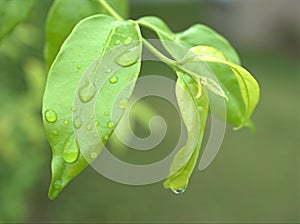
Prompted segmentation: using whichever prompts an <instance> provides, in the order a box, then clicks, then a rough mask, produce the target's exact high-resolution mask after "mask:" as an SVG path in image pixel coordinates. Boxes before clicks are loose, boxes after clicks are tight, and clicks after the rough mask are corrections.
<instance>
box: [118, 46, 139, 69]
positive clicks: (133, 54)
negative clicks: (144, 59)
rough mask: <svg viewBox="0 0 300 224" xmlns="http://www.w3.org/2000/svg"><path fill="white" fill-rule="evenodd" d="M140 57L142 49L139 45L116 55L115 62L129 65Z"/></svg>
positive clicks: (125, 65) (124, 65)
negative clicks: (140, 49)
mask: <svg viewBox="0 0 300 224" xmlns="http://www.w3.org/2000/svg"><path fill="white" fill-rule="evenodd" d="M139 58H140V51H139V48H138V47H137V46H135V47H133V48H131V49H129V50H127V51H125V52H123V53H122V54H120V55H119V56H117V57H116V59H115V62H116V63H117V64H118V65H120V66H123V67H128V66H131V65H133V64H135V63H136V62H137V61H138V59H139Z"/></svg>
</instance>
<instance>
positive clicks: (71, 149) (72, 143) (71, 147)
mask: <svg viewBox="0 0 300 224" xmlns="http://www.w3.org/2000/svg"><path fill="white" fill-rule="evenodd" d="M62 156H63V158H64V160H65V161H66V162H67V163H74V162H75V161H76V160H77V159H78V156H79V149H78V146H77V143H76V140H75V137H74V136H70V137H69V138H67V139H66V141H65V144H64V148H63V151H62Z"/></svg>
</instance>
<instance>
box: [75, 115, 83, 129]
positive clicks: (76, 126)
mask: <svg viewBox="0 0 300 224" xmlns="http://www.w3.org/2000/svg"><path fill="white" fill-rule="evenodd" d="M73 125H74V127H75V128H76V129H79V128H81V126H82V120H81V118H80V117H77V118H76V119H75V120H74V122H73Z"/></svg>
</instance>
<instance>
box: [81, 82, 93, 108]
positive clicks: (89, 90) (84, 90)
mask: <svg viewBox="0 0 300 224" xmlns="http://www.w3.org/2000/svg"><path fill="white" fill-rule="evenodd" d="M96 92H97V88H96V86H95V85H94V84H93V83H91V82H89V81H86V82H85V84H84V85H83V86H82V87H80V89H79V92H78V94H79V98H80V100H81V102H83V103H87V102H89V101H91V100H92V99H93V97H94V96H95V94H96Z"/></svg>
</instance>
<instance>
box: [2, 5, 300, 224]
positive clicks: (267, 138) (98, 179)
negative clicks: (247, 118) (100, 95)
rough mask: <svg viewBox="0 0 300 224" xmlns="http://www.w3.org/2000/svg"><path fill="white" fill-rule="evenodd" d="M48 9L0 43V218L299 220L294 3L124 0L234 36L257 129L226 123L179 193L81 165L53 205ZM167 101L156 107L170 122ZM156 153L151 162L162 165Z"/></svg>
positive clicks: (137, 11)
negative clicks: (201, 167) (251, 91)
mask: <svg viewBox="0 0 300 224" xmlns="http://www.w3.org/2000/svg"><path fill="white" fill-rule="evenodd" d="M50 5H51V1H50V0H43V1H41V0H40V1H37V4H36V5H35V7H34V8H33V10H32V13H31V14H30V16H29V18H28V19H27V20H26V22H25V23H23V24H21V25H20V26H18V27H17V28H16V29H15V30H14V31H13V32H12V33H11V34H10V35H9V36H8V37H7V38H6V39H5V40H3V42H2V43H1V45H0V222H31V223H32V222H45V223H49V222H113V223H114V222H129V223H132V222H172V223H175V222H179V223H187V222H196V223H201V222H230V223H231V222H238V223H241V222H250V223H251V222H279V223H280V222H299V221H300V199H299V196H300V195H299V194H300V184H299V179H300V175H299V174H300V172H299V169H300V166H299V164H300V161H299V156H300V154H299V148H300V147H299V146H300V144H299V143H300V142H299V136H300V135H299V134H300V133H299V130H300V120H299V115H300V114H299V112H300V111H299V108H300V105H299V97H300V94H299V93H300V92H299V88H300V82H299V75H300V65H299V55H300V54H299V52H300V46H299V44H300V43H299V40H300V31H299V29H300V18H299V14H300V10H299V9H300V2H299V1H298V0H287V1H283V0H262V1H258V0H251V1H250V0H247V1H238V0H232V1H230V0H227V1H226V0H223V1H221V0H218V1H217V0H213V1H212V0H209V1H208V0H207V1H204V0H203V1H202V0H198V1H197V0H194V1H192V0H186V1H176V0H163V1H158V0H157V1H153V0H152V1H150V0H143V1H142V0H134V1H131V15H132V17H133V18H138V17H140V16H143V15H157V16H160V17H162V18H163V19H165V20H166V21H167V22H168V23H169V25H170V27H171V28H172V30H174V31H181V30H183V29H186V28H187V27H189V26H190V25H192V24H194V23H204V24H206V25H209V26H211V27H213V28H214V29H216V30H217V31H219V32H221V33H222V34H224V36H226V37H227V38H228V39H229V40H231V42H232V43H233V45H234V46H235V47H236V48H237V49H238V51H239V53H240V55H241V58H242V61H243V65H244V66H245V67H246V68H248V69H249V70H250V71H251V72H252V74H254V76H255V77H256V78H257V80H258V81H259V83H260V86H261V92H262V93H261V95H262V96H261V101H260V104H259V106H258V108H257V110H256V112H255V114H254V117H253V119H254V122H255V124H256V133H255V134H251V132H250V131H249V130H246V129H245V130H244V129H243V130H241V131H238V132H235V131H233V130H232V127H228V128H227V131H226V135H225V139H224V142H223V145H222V147H221V150H220V152H219V154H218V155H217V157H216V159H215V160H214V162H213V163H212V164H211V165H210V166H209V168H208V169H206V170H205V171H202V172H200V171H198V170H195V172H194V173H193V176H192V179H191V181H190V186H189V188H188V189H187V191H186V192H185V193H184V194H181V195H175V194H173V193H172V192H171V191H169V190H165V189H164V188H163V187H162V183H155V184H152V185H148V186H127V185H122V184H119V183H115V182H112V181H110V180H108V179H106V178H104V177H102V176H101V175H99V174H98V173H97V172H96V171H94V170H93V169H92V168H87V169H86V170H85V171H84V172H83V173H82V174H80V175H79V176H78V177H77V178H76V179H75V180H74V181H73V182H72V183H71V184H70V185H69V186H68V187H67V188H66V189H65V190H64V192H63V193H62V194H61V195H60V196H59V197H58V198H57V199H56V200H54V201H50V200H49V199H48V198H47V191H48V184H49V182H50V158H51V151H50V148H49V145H48V143H47V141H46V138H45V135H44V132H43V126H42V119H41V102H42V94H43V87H44V84H45V80H46V72H45V69H44V62H43V44H44V26H45V19H46V14H47V11H48V9H49V7H50ZM148 67H151V66H148ZM145 69H147V66H145ZM145 69H144V70H145ZM157 70H159V69H157V68H156V70H155V69H154V70H149V71H148V72H156V71H157ZM164 104H165V103H159V102H158V103H157V104H156V106H157V105H158V106H157V108H156V109H157V110H158V111H162V112H161V113H162V114H163V113H164V114H165V116H166V117H167V118H168V120H170V119H171V123H176V120H178V116H177V115H176V113H174V112H172V111H170V112H168V111H169V110H172V108H171V109H170V108H169V107H168V108H162V107H161V105H164ZM166 111H167V112H166ZM172 119H173V120H174V122H172ZM169 123H170V122H169ZM170 129H171V133H168V136H167V137H168V139H167V140H166V142H165V143H164V145H163V146H162V147H158V148H157V149H155V151H156V150H169V149H168V148H167V147H168V146H173V145H174V142H175V141H177V137H178V135H177V134H176V133H177V132H176V130H175V129H176V128H170ZM174 130H175V131H174ZM147 131H149V130H144V132H145V133H146V134H147ZM142 132H143V131H141V132H140V133H139V134H140V135H141V136H142V135H143V133H142ZM141 133H142V134H141ZM112 145H113V144H112ZM119 151H121V150H118V152H119ZM160 152H162V151H160ZM160 154H163V155H165V153H157V154H156V153H153V154H151V155H149V156H152V157H154V160H155V159H156V160H159V159H160V158H155V156H158V155H160ZM144 159H145V157H144ZM138 160H139V158H137V159H136V161H138ZM148 160H149V158H147V159H145V161H148Z"/></svg>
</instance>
